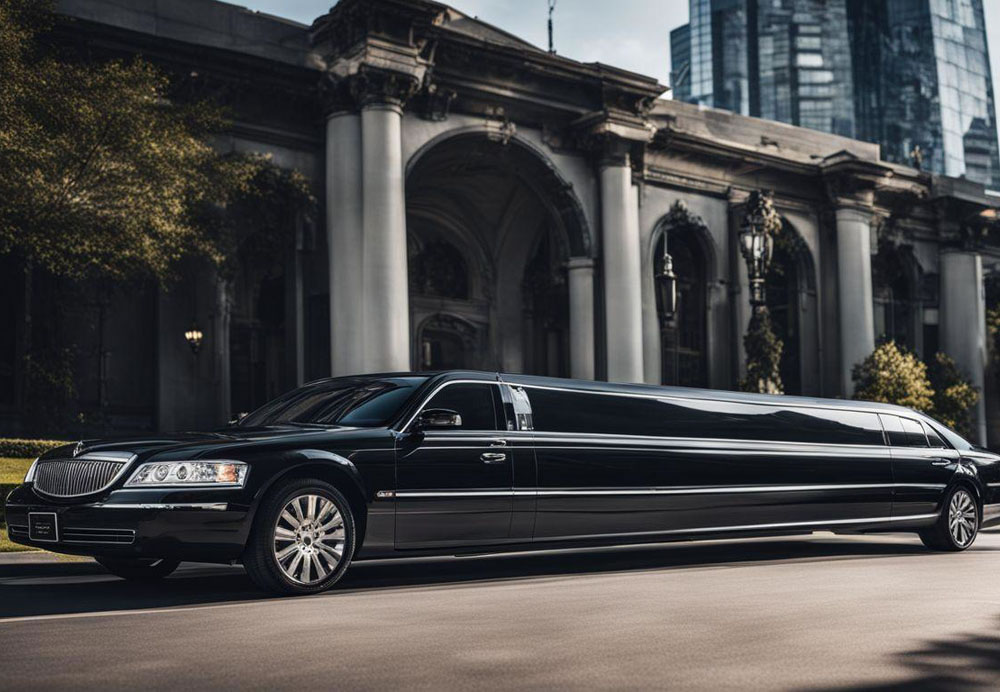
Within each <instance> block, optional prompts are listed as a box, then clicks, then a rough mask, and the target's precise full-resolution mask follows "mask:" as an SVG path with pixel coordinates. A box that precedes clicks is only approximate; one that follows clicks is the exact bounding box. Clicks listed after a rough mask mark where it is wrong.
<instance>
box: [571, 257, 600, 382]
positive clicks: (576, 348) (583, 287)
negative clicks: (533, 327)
mask: <svg viewBox="0 0 1000 692" xmlns="http://www.w3.org/2000/svg"><path fill="white" fill-rule="evenodd" d="M567 268H568V273H569V363H570V374H571V375H572V376H573V377H576V378H579V379H581V380H592V379H594V260H592V259H591V258H589V257H571V258H570V260H569V263H568V265H567Z"/></svg>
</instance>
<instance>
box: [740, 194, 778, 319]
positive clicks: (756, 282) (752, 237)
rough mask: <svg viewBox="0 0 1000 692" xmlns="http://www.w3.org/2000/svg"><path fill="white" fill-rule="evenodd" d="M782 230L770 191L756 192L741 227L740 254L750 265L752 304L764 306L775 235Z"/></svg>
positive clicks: (748, 202) (748, 266)
mask: <svg viewBox="0 0 1000 692" xmlns="http://www.w3.org/2000/svg"><path fill="white" fill-rule="evenodd" d="M780 228H781V219H780V217H779V216H778V212H777V211H775V209H774V201H773V199H772V198H771V193H770V192H764V191H759V190H754V191H753V192H751V193H750V197H749V198H748V199H747V207H746V215H745V216H744V217H743V223H742V224H741V226H740V253H741V254H742V255H743V259H744V261H745V262H746V263H747V276H748V278H749V279H750V305H751V306H753V308H754V309H757V308H758V307H760V306H762V305H764V303H765V296H764V278H765V276H766V275H767V268H768V265H770V263H771V255H772V253H773V251H774V234H775V233H777V232H778V230H779V229H780Z"/></svg>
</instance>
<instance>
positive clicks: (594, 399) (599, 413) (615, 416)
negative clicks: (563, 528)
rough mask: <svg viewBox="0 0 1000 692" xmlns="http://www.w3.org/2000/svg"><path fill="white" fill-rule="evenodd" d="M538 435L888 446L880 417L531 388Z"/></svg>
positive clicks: (866, 414) (737, 403)
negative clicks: (569, 433) (556, 433)
mask: <svg viewBox="0 0 1000 692" xmlns="http://www.w3.org/2000/svg"><path fill="white" fill-rule="evenodd" d="M526 391H527V392H528V397H529V399H530V400H531V408H532V413H533V416H534V424H535V430H540V431H548V432H571V433H588V432H591V433H604V434H612V435H652V436H656V437H701V438H713V439H742V440H774V441H781V442H819V443H839V444H871V445H881V444H884V442H883V439H882V428H881V426H880V425H879V421H878V416H876V415H875V414H873V413H871V414H870V413H859V412H855V411H836V410H833V411H831V410H825V409H824V410H820V409H809V408H797V407H777V406H767V405H760V404H743V403H739V402H727V401H701V400H695V399H692V400H688V401H680V400H665V399H653V398H648V397H628V396H611V395H603V394H589V393H586V392H567V391H552V390H546V389H534V388H530V387H529V388H527V390H526Z"/></svg>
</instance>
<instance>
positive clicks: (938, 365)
mask: <svg viewBox="0 0 1000 692" xmlns="http://www.w3.org/2000/svg"><path fill="white" fill-rule="evenodd" d="M852 376H853V379H854V398H855V399H862V400H865V401H882V402H885V403H887V404H898V405H899V406H906V407H907V408H912V409H916V410H917V411H921V412H923V413H926V414H927V415H929V416H933V417H934V418H936V419H937V420H939V421H941V422H942V423H944V424H945V425H947V426H948V427H949V428H952V429H953V430H955V431H956V432H958V433H959V434H961V435H963V436H965V437H970V436H971V434H972V421H971V417H970V413H971V411H972V407H973V406H975V405H976V402H978V401H979V390H978V389H977V388H976V387H974V386H972V383H971V382H970V381H969V380H968V379H967V378H966V377H965V376H964V375H963V374H962V373H961V372H960V371H959V369H958V367H957V366H956V365H955V361H953V360H952V359H951V358H950V357H949V356H948V355H947V354H944V353H937V354H935V355H934V362H933V363H931V367H930V369H929V370H928V368H927V366H926V365H925V364H924V363H922V362H921V361H920V360H919V359H918V358H917V356H916V354H914V353H911V352H910V351H907V350H906V349H901V348H899V347H898V346H897V345H896V344H895V342H892V341H889V342H886V343H884V344H882V345H880V346H879V347H878V348H876V349H875V352H874V353H872V354H871V355H870V356H868V357H867V358H865V359H864V361H862V362H861V363H858V364H857V365H855V366H854V371H853V373H852Z"/></svg>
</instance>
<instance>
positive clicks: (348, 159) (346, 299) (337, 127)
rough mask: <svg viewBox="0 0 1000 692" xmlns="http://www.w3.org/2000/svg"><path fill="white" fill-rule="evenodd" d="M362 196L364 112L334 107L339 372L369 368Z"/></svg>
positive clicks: (329, 179) (330, 134) (333, 340)
mask: <svg viewBox="0 0 1000 692" xmlns="http://www.w3.org/2000/svg"><path fill="white" fill-rule="evenodd" d="M361 200H362V195H361V116H359V115H358V114H357V113H350V112H340V113H334V114H332V115H331V116H330V117H329V118H328V119H327V121H326V240H327V248H328V250H329V256H330V264H329V267H330V371H331V373H332V374H333V375H335V376H336V375H351V374H355V373H359V372H361V371H362V369H363V368H364V363H363V358H362V355H363V354H364V341H363V338H364V335H363V332H362V316H363V314H364V305H363V302H362V301H363V294H362V290H361V288H362V287H361V276H362V275H361V266H362V247H363V244H362V241H363V239H364V230H363V228H362V209H361Z"/></svg>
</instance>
